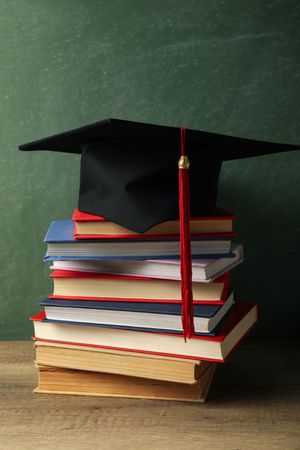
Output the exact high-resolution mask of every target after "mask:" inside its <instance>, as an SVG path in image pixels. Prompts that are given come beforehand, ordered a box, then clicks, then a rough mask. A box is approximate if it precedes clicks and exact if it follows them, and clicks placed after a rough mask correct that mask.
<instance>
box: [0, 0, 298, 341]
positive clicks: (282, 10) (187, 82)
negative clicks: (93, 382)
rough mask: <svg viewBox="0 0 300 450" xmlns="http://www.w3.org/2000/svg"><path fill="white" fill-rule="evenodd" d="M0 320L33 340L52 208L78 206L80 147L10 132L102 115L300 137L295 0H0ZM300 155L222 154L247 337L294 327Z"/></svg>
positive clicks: (57, 215) (67, 125)
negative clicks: (39, 144)
mask: <svg viewBox="0 0 300 450" xmlns="http://www.w3.org/2000/svg"><path fill="white" fill-rule="evenodd" d="M0 6H1V14H0V30H1V40H0V46H1V52H0V62H1V70H0V92H1V108H0V127H1V128H0V158H1V184H0V196H1V201H0V212H1V232H0V246H1V258H0V265H1V267H0V277H1V291H0V292H1V294H0V295H1V300H0V320H1V334H0V338H2V339H21V338H22V339H23V338H29V337H30V335H31V334H32V325H31V323H30V322H29V321H28V319H27V318H28V316H29V315H30V314H32V313H33V312H35V311H37V310H38V306H37V303H38V301H39V300H40V299H42V298H43V297H44V296H46V295H47V294H48V292H49V290H50V286H51V283H50V281H49V279H48V273H49V270H48V268H47V267H46V265H44V263H43V262H42V257H43V254H44V252H45V245H44V244H43V237H44V234H45V232H46V230H47V227H48V225H49V223H50V221H51V220H53V219H64V218H69V217H70V216H71V214H72V211H73V208H74V207H75V206H76V201H77V194H78V182H79V157H78V156H68V155H65V154H51V153H46V152H38V153H32V154H31V153H28V154H24V153H21V152H19V151H18V150H17V147H18V145H19V144H21V143H24V142H28V141H31V140H35V139H38V138H42V137H44V136H47V135H50V134H54V133H57V132H60V131H64V130H68V129H71V128H76V127H78V126H81V125H84V124H88V123H90V122H94V121H97V120H101V119H104V118H106V117H117V118H124V119H128V120H140V121H145V122H154V123H162V124H167V125H168V124H169V125H180V124H184V125H185V126H186V127H191V128H197V129H202V130H207V131H213V132H219V133H225V134H234V135H238V136H243V137H249V138H257V139H266V140H273V141H279V142H288V143H298V144H299V142H300V130H299V123H300V109H299V103H300V102H299V100H300V86H299V80H300V63H299V54H300V48H299V47H300V27H299V18H300V3H299V2H298V1H297V0H269V1H268V2H262V1H260V0H251V1H248V0H244V1H242V2H241V1H237V0H227V1H226V2H224V1H221V0H220V1H219V0H215V1H207V0H187V1H185V2H183V1H180V0H165V1H157V0H151V1H148V0H123V1H122V0H111V1H109V2H108V1H104V0H89V1H83V0H52V1H47V0H26V1H24V0H1V1H0ZM299 172H300V156H299V154H298V153H290V154H284V155H280V154H279V155H274V156H270V157H260V158H257V159H248V160H243V161H239V162H237V161H236V162H227V163H226V164H224V165H223V169H222V175H221V180H220V190H219V191H220V194H219V204H220V205H222V206H224V207H226V208H228V209H230V210H232V211H233V212H235V213H236V214H237V216H238V221H237V224H236V229H237V232H238V234H239V238H238V241H239V242H242V243H243V244H244V246H245V263H244V265H243V266H241V267H240V268H238V269H236V271H235V273H234V275H233V285H234V286H235V287H236V292H237V298H240V299H244V300H255V301H257V302H258V303H259V305H260V311H261V321H260V326H259V328H258V330H257V332H256V335H257V336H263V337H270V338H277V337H281V338H284V337H292V336H293V335H294V334H295V330H296V329H297V327H298V316H299V313H300V303H299V294H300V292H299V282H298V270H299V229H300V226H299V225H300V201H299V191H300V189H299Z"/></svg>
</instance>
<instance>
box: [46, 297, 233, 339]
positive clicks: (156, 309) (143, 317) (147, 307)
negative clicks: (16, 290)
mask: <svg viewBox="0 0 300 450" xmlns="http://www.w3.org/2000/svg"><path fill="white" fill-rule="evenodd" d="M40 305H41V306H44V307H45V314H46V318H47V319H48V320H51V321H62V322H72V323H80V324H86V325H91V326H92V325H101V326H105V327H116V328H126V329H135V330H137V329H140V330H148V331H153V330H155V331H159V332H178V333H181V332H182V323H181V305H180V304H174V303H155V302H144V303H143V302H119V301H113V302H112V301H87V300H64V299H59V300H57V299H49V298H47V299H45V300H43V301H41V302H40ZM233 305H234V295H233V292H231V293H230V295H229V297H228V299H227V300H226V302H225V303H224V304H223V305H194V326H195V332H196V333H204V334H206V333H212V332H214V330H215V329H216V328H217V327H218V325H219V324H220V322H221V321H222V320H223V318H224V317H225V316H226V315H227V314H228V312H229V311H230V310H231V308H232V307H233Z"/></svg>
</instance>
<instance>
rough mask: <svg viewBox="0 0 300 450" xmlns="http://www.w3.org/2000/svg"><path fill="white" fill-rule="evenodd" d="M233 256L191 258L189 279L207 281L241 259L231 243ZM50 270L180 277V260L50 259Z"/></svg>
mask: <svg viewBox="0 0 300 450" xmlns="http://www.w3.org/2000/svg"><path fill="white" fill-rule="evenodd" d="M231 251H232V254H233V255H234V256H233V257H232V258H218V259H193V260H192V271H193V274H192V279H193V281H200V282H202V283H209V282H211V281H213V280H215V279H216V278H217V277H219V276H221V275H223V274H224V273H225V272H228V271H229V270H232V269H233V268H234V267H236V266H237V265H238V264H241V263H242V262H243V260H244V255H243V246H242V245H240V244H232V247H231ZM50 269H52V270H74V271H76V272H96V273H110V274H114V275H133V276H136V277H148V278H163V279H169V280H180V279H181V274H180V259H169V260H161V259H157V260H144V261H134V260H121V261H118V260H108V261H107V260H106V261H53V263H52V265H51V266H50Z"/></svg>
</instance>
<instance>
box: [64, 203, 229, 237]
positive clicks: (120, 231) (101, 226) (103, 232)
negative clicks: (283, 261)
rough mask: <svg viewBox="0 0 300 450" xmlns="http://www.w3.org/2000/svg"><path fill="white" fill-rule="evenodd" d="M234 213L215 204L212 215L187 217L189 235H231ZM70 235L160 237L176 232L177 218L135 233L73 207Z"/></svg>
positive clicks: (170, 235)
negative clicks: (72, 231) (72, 227)
mask: <svg viewBox="0 0 300 450" xmlns="http://www.w3.org/2000/svg"><path fill="white" fill-rule="evenodd" d="M235 218H236V217H235V216H234V215H233V214H232V213H230V212H229V211H226V210H224V209H221V208H216V210H215V212H214V214H213V215H211V216H208V217H193V218H191V219H190V230H191V235H192V236H194V237H201V236H203V235H207V234H209V235H212V236H217V237H222V236H224V237H235V234H234V233H233V230H232V222H233V220H234V219H235ZM72 221H73V222H74V238H76V239H101V238H110V239H112V238H116V239H120V238H122V239H124V238H125V239H126V238H130V239H133V238H134V239H151V238H152V239H163V238H170V237H178V236H179V220H169V221H166V222H162V223H160V224H157V225H154V226H153V227H152V228H150V229H149V230H148V231H146V232H145V233H142V234H141V233H136V232H134V231H131V230H129V229H128V228H125V227H123V226H121V225H118V224H116V223H114V222H110V221H109V220H107V219H105V218H104V217H101V216H95V215H93V214H87V213H84V212H81V211H79V210H78V209H75V210H74V213H73V216H72Z"/></svg>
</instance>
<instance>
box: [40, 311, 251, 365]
mask: <svg viewBox="0 0 300 450" xmlns="http://www.w3.org/2000/svg"><path fill="white" fill-rule="evenodd" d="M32 320H33V323H34V329H35V339H36V340H42V341H46V342H57V343H67V344H70V343H71V344H77V345H87V346H91V347H94V346H96V347H101V348H106V349H115V350H125V351H134V352H141V353H144V354H147V353H150V354H157V355H162V356H174V357H178V358H187V359H203V360H208V361H215V362H224V361H225V360H226V359H227V358H228V356H229V355H230V354H231V353H232V352H233V350H234V349H235V348H236V347H237V345H238V344H239V343H240V342H241V340H242V339H243V338H244V337H245V336H246V335H247V334H248V333H249V332H250V330H251V329H252V328H253V327H254V326H255V324H256V322H257V306H256V304H255V303H252V302H240V303H237V304H236V306H235V308H233V311H232V312H231V313H230V314H229V316H228V317H227V318H226V319H225V321H224V323H223V324H222V327H221V329H220V330H219V332H218V334H217V336H194V337H193V338H191V339H187V340H186V341H185V340H184V338H183V335H181V334H174V333H173V334H171V333H166V334H162V333H157V332H155V331H153V332H145V331H132V330H125V329H118V328H108V327H101V326H95V325H94V326H90V325H88V326H87V325H82V324H76V323H75V322H71V323H70V322H69V323H66V322H56V321H50V320H49V319H46V317H45V313H44V312H41V313H39V314H36V315H35V316H34V317H32Z"/></svg>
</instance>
